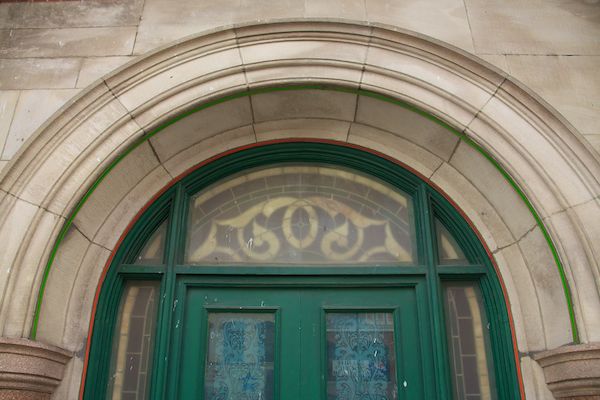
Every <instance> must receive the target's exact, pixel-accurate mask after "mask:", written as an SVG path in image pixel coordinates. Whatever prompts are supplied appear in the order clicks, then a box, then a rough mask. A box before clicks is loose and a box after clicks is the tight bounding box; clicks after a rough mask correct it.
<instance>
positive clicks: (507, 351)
mask: <svg viewBox="0 0 600 400" xmlns="http://www.w3.org/2000/svg"><path fill="white" fill-rule="evenodd" d="M292 161H293V162H301V163H319V164H329V165H334V166H340V167H345V168H352V169H356V170H358V171H362V172H364V173H367V174H370V175H372V176H374V177H375V178H377V179H380V180H382V181H384V182H387V183H388V184H390V185H392V186H394V187H397V188H399V189H401V190H403V191H404V192H405V193H407V194H409V195H410V196H411V197H413V200H414V204H415V223H416V236H417V244H418V246H417V254H418V263H417V265H414V266H401V267H397V266H392V267H364V268H356V267H347V266H323V267H322V268H319V269H318V270H315V269H314V267H311V268H310V269H308V270H307V269H304V270H303V269H302V267H278V266H272V267H265V268H263V269H261V272H260V273H261V274H265V275H269V274H279V275H280V276H281V277H282V278H283V279H285V277H286V276H295V275H305V274H311V273H314V272H315V271H318V275H320V276H326V275H330V274H333V275H336V274H349V275H355V276H357V277H359V278H358V279H360V276H361V275H363V276H366V275H365V274H368V275H377V276H382V277H385V276H387V277H390V276H394V275H398V276H410V275H419V276H422V277H424V278H425V280H426V285H427V287H428V290H427V297H428V299H427V304H422V305H420V307H426V308H427V309H428V315H429V322H430V329H429V331H430V332H431V343H432V349H433V365H432V370H433V371H434V377H435V378H434V380H435V384H434V385H433V386H434V387H435V388H436V395H435V397H436V398H439V399H449V398H450V397H449V396H450V387H451V386H450V385H451V384H450V377H449V360H448V349H447V344H446V339H445V324H444V314H443V306H442V302H441V296H442V293H441V281H442V280H446V281H453V280H456V281H461V282H465V281H466V282H475V283H477V284H478V285H479V287H480V289H481V292H482V294H483V303H484V308H485V312H486V314H487V317H488V320H489V322H490V325H491V326H492V327H493V328H494V329H491V330H490V332H491V337H490V338H491V342H492V353H493V354H492V356H493V359H494V368H495V374H496V382H497V391H498V397H499V398H520V397H521V396H520V390H519V383H518V376H517V362H516V358H515V357H516V354H515V353H514V349H515V345H514V337H513V335H512V332H511V327H510V323H509V317H508V311H507V304H506V300H505V296H504V292H503V290H502V286H501V284H500V282H499V279H498V276H497V274H496V270H495V268H494V265H493V264H492V262H491V260H490V255H489V254H488V253H487V252H486V250H485V248H484V247H483V245H482V244H481V242H480V240H479V238H478V236H477V235H476V234H475V232H473V230H472V228H471V226H470V225H469V224H468V223H467V222H466V221H465V219H464V218H463V217H462V216H461V213H460V212H459V211H458V210H456V209H455V208H454V206H453V205H452V204H450V202H449V201H448V200H446V199H445V198H444V196H442V195H441V194H440V193H438V192H437V191H436V190H435V189H434V188H432V187H431V186H430V185H428V184H427V183H426V182H425V181H423V180H422V179H420V178H419V177H418V176H417V175H415V174H413V173H412V172H411V171H409V170H406V169H405V168H403V167H401V166H399V165H397V164H395V163H394V162H392V161H391V160H389V159H384V158H381V157H379V156H377V155H375V154H372V153H369V152H365V151H362V150H360V149H356V148H351V147H345V146H339V145H333V144H329V143H318V142H317V143H312V142H299V143H293V142H292V143H290V142H287V143H276V144H267V145H264V146H258V147H252V148H250V149H245V150H243V151H240V152H237V153H232V154H228V155H226V156H224V157H222V158H219V159H217V160H215V161H213V162H211V163H209V164H207V165H204V166H202V168H200V169H199V170H197V171H195V172H193V173H190V174H189V175H188V176H186V177H184V178H183V179H182V180H181V181H179V182H177V183H176V184H175V185H174V186H172V187H170V188H168V189H167V190H166V191H165V192H164V193H163V195H162V196H160V197H159V198H158V200H156V201H155V202H154V204H152V205H151V207H149V209H148V210H146V212H145V213H144V214H143V215H142V216H141V217H140V219H139V220H138V221H137V223H136V224H135V225H134V226H133V228H132V229H131V231H130V232H129V234H128V235H127V237H125V239H124V240H123V243H122V245H121V246H120V247H119V250H118V251H117V252H116V254H115V257H114V258H113V260H112V263H111V267H110V268H109V269H108V271H107V274H106V277H105V279H104V282H103V284H102V288H101V291H100V296H99V301H98V307H97V309H96V314H95V322H96V326H98V325H100V328H98V329H94V332H93V337H92V339H91V346H90V353H89V365H88V372H87V374H86V381H85V387H84V394H83V397H84V398H85V399H86V400H87V399H97V398H102V399H104V398H105V395H104V391H105V389H102V388H103V387H104V388H105V387H106V383H107V381H108V376H107V375H108V371H107V369H108V367H107V366H108V365H109V363H110V359H109V358H110V355H109V354H107V353H108V352H107V351H106V349H109V348H111V345H112V332H113V331H114V328H115V324H116V318H117V310H118V304H119V299H120V296H121V294H122V292H123V287H124V282H125V281H127V280H145V279H151V280H160V281H161V289H160V295H161V305H160V308H159V311H158V317H157V321H158V322H157V332H156V341H155V348H154V354H153V364H154V365H155V367H154V369H153V371H152V382H153V386H152V393H153V397H152V398H153V399H162V398H165V396H166V394H167V380H166V379H167V373H166V370H167V368H168V366H167V365H166V364H165V363H164V362H163V359H164V357H165V356H166V355H169V354H170V351H171V350H172V349H171V343H172V339H171V335H172V332H173V327H174V326H175V323H176V320H175V318H174V316H173V313H172V312H171V310H172V307H173V304H174V302H175V291H176V283H177V278H178V277H179V276H183V275H194V274H201V275H219V276H221V277H222V279H225V280H227V279H231V277H232V276H234V275H236V274H237V275H240V276H244V277H245V278H248V277H250V276H252V275H256V272H252V271H251V270H250V269H248V267H235V266H226V265H223V266H221V265H220V266H217V267H214V266H189V265H183V263H182V254H183V246H184V241H183V240H181V238H182V237H183V236H182V235H183V232H185V225H186V215H187V214H186V211H187V210H186V207H187V200H188V199H189V197H190V196H191V195H192V194H194V193H196V192H198V191H199V190H201V189H202V188H204V187H207V186H208V185H210V184H212V183H214V182H217V181H218V180H220V179H223V178H225V177H227V176H230V175H232V174H234V173H237V172H239V171H243V170H246V169H250V168H255V167H260V166H265V165H271V164H279V163H286V162H292ZM434 216H435V218H438V219H439V220H440V221H442V222H443V223H444V225H445V226H446V228H448V229H449V230H450V231H451V233H452V234H453V235H454V236H455V238H456V239H457V241H458V242H459V245H460V246H461V248H462V249H463V251H464V252H465V255H466V256H467V258H468V259H469V260H470V261H472V265H469V266H451V267H444V269H443V271H442V270H438V269H436V261H435V260H436V259H437V254H436V238H435V235H434V234H433V232H434V227H433V217H434ZM166 218H169V228H168V235H167V241H166V251H165V263H164V265H161V266H156V265H155V266H138V265H133V264H132V263H131V260H132V259H133V257H134V256H135V255H136V254H137V252H138V251H139V250H140V249H141V248H142V246H143V244H144V243H145V240H146V239H147V238H148V237H149V236H150V235H151V234H152V232H154V231H155V230H156V229H157V227H158V226H159V225H160V224H161V223H162V222H164V221H165V219H166ZM310 270H312V272H310ZM303 271H304V272H303ZM175 304H176V303H175ZM98 322H101V324H98Z"/></svg>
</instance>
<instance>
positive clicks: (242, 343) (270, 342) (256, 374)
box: [204, 313, 275, 400]
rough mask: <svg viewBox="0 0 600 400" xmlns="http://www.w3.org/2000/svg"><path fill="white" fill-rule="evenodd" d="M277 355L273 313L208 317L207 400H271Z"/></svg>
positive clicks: (210, 315) (225, 314)
mask: <svg viewBox="0 0 600 400" xmlns="http://www.w3.org/2000/svg"><path fill="white" fill-rule="evenodd" d="M274 352H275V315H274V314H266V313H265V314H263V313H255V314H250V313H211V314H209V317H208V352H207V361H206V367H205V368H206V370H205V374H204V390H205V392H204V394H205V396H204V398H205V399H206V400H272V399H273V398H274V386H273V379H274V374H273V371H274Z"/></svg>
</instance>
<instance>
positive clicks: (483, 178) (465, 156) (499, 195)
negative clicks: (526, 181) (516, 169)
mask: <svg viewBox="0 0 600 400" xmlns="http://www.w3.org/2000/svg"><path fill="white" fill-rule="evenodd" d="M450 164H451V165H452V166H453V167H454V168H456V170H457V171H459V172H460V173H462V174H463V176H464V177H465V178H467V179H468V180H469V181H470V182H471V183H472V184H473V185H475V186H476V187H477V188H478V189H479V191H480V192H481V193H482V194H483V195H484V196H485V197H486V199H487V200H488V201H489V202H490V204H492V205H493V207H494V209H495V210H496V212H497V213H498V215H499V216H500V217H501V218H502V220H503V221H504V223H505V224H506V226H507V227H508V229H510V231H511V233H512V234H513V236H514V237H515V238H520V237H522V236H523V235H525V233H526V232H528V231H529V230H530V229H531V228H533V227H534V226H535V225H536V221H535V219H534V218H533V215H532V214H531V211H530V210H529V208H528V207H527V205H526V204H525V202H524V201H523V199H521V197H520V196H519V195H518V193H517V192H516V190H515V189H514V188H513V187H512V186H511V185H510V184H509V183H508V181H507V180H506V178H504V176H503V175H502V174H501V173H500V171H498V170H497V169H496V167H495V166H494V165H493V164H492V163H491V162H489V161H488V160H487V159H486V158H485V157H483V155H481V153H479V152H478V151H477V150H475V149H474V148H472V147H471V146H469V145H468V144H467V143H465V142H464V141H461V143H460V144H459V145H458V147H457V148H456V151H455V152H454V154H453V155H452V159H451V160H450Z"/></svg>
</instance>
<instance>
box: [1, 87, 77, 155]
mask: <svg viewBox="0 0 600 400" xmlns="http://www.w3.org/2000/svg"><path fill="white" fill-rule="evenodd" d="M78 92H79V90H77V89H62V90H27V91H22V92H21V95H20V96H19V101H18V102H17V106H16V108H15V112H14V116H13V119H12V124H11V125H10V130H9V133H8V137H7V139H6V144H5V146H4V151H3V152H2V159H4V160H10V159H11V158H12V157H13V156H14V155H15V154H16V153H17V151H18V150H19V148H21V146H22V145H23V143H25V141H26V140H27V139H28V138H29V137H30V136H31V134H32V133H33V132H35V130H36V129H37V128H38V127H39V126H40V125H41V124H42V123H43V122H44V121H46V120H47V119H48V118H49V117H50V116H51V115H52V114H54V113H55V112H56V111H57V110H58V109H59V108H60V107H62V106H63V105H64V104H65V103H66V102H67V101H68V100H69V99H71V98H72V97H73V96H75V95H76V94H77V93H78Z"/></svg>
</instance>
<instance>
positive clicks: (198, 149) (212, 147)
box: [163, 125, 256, 177]
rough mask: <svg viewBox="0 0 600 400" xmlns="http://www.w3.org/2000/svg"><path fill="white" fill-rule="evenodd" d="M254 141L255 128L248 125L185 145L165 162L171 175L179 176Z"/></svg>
mask: <svg viewBox="0 0 600 400" xmlns="http://www.w3.org/2000/svg"><path fill="white" fill-rule="evenodd" d="M254 142H256V136H255V134H254V129H252V126H251V125H246V126H242V127H240V128H236V129H232V130H229V131H226V132H222V133H219V134H217V135H214V136H211V137H208V138H206V139H203V140H202V141H200V142H198V143H196V144H194V145H191V146H188V147H184V148H182V149H181V151H180V152H179V153H177V154H175V155H174V156H172V157H171V158H170V159H168V160H167V161H165V162H164V163H163V164H164V166H165V168H166V169H167V170H168V171H169V173H170V174H171V176H173V177H177V176H179V175H181V174H184V173H186V171H188V170H189V169H190V168H193V167H194V166H196V165H198V164H200V163H201V162H203V161H205V160H207V159H209V158H210V157H213V156H215V155H218V154H221V153H224V152H226V151H228V150H232V149H235V148H237V147H241V146H245V145H248V144H251V143H254Z"/></svg>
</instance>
